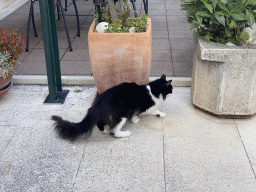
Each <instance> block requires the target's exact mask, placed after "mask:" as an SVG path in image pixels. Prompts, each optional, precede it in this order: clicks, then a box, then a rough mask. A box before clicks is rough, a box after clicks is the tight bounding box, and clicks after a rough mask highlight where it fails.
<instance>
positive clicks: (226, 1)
mask: <svg viewBox="0 0 256 192" xmlns="http://www.w3.org/2000/svg"><path fill="white" fill-rule="evenodd" d="M220 1H221V2H222V3H224V4H227V3H228V0H220Z"/></svg>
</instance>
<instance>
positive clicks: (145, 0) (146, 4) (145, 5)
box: [143, 0, 148, 15]
mask: <svg viewBox="0 0 256 192" xmlns="http://www.w3.org/2000/svg"><path fill="white" fill-rule="evenodd" d="M143 4H144V10H145V13H146V14H147V15H148V0H143Z"/></svg>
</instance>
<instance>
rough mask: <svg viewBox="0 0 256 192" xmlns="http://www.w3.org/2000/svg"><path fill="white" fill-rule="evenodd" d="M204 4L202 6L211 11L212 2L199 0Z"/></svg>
mask: <svg viewBox="0 0 256 192" xmlns="http://www.w3.org/2000/svg"><path fill="white" fill-rule="evenodd" d="M201 1H202V2H203V4H204V6H205V7H206V8H207V9H208V10H209V11H210V13H213V6H212V4H208V3H207V2H206V1H205V0H201Z"/></svg>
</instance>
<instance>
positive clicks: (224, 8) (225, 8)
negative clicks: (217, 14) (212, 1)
mask: <svg viewBox="0 0 256 192" xmlns="http://www.w3.org/2000/svg"><path fill="white" fill-rule="evenodd" d="M217 3H218V6H219V7H220V8H221V9H222V10H224V11H227V12H229V10H228V8H227V6H226V5H225V4H224V3H222V2H221V1H218V2H217Z"/></svg>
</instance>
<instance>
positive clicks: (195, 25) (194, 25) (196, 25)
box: [189, 23, 200, 29]
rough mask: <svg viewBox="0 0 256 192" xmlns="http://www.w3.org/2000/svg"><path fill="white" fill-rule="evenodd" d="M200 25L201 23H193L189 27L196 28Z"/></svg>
mask: <svg viewBox="0 0 256 192" xmlns="http://www.w3.org/2000/svg"><path fill="white" fill-rule="evenodd" d="M198 27H200V25H198V24H196V23H195V24H193V25H190V27H189V29H196V28H198Z"/></svg>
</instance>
